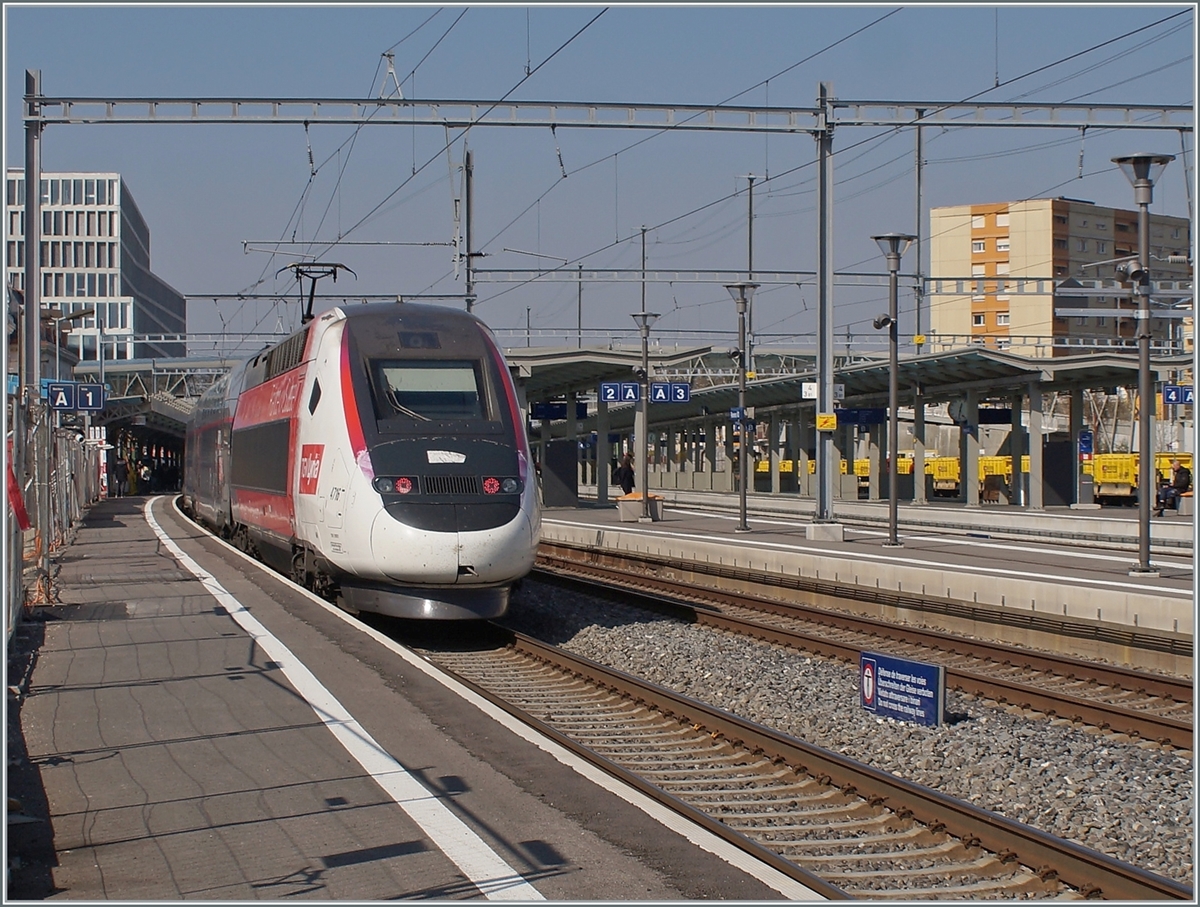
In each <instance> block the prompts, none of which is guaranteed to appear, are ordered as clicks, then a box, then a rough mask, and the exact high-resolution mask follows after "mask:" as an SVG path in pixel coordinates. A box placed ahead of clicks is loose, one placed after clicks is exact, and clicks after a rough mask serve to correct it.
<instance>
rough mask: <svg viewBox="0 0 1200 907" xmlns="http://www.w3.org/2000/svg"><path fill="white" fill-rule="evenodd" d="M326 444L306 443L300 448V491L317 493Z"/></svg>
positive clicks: (302, 492)
mask: <svg viewBox="0 0 1200 907" xmlns="http://www.w3.org/2000/svg"><path fill="white" fill-rule="evenodd" d="M324 454H325V445H324V444H304V445H302V446H301V448H300V493H301V494H316V493H317V478H318V477H319V476H320V475H321V457H322V456H323V455H324Z"/></svg>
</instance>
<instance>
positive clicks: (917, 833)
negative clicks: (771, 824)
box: [772, 828, 967, 865]
mask: <svg viewBox="0 0 1200 907" xmlns="http://www.w3.org/2000/svg"><path fill="white" fill-rule="evenodd" d="M772 847H773V848H774V849H776V850H778V851H779V853H780V854H783V855H785V856H787V857H788V859H789V860H791V861H792V862H796V863H801V862H805V861H814V860H836V861H840V862H844V863H861V862H864V861H867V860H877V859H879V858H880V857H889V858H890V857H902V858H904V859H910V860H915V859H926V858H935V857H936V858H937V859H938V860H939V861H940V860H942V859H944V858H945V857H947V856H952V857H953V858H954V859H956V860H958V859H962V858H966V856H967V850H966V848H964V847H963V846H962V845H961V844H960V843H959V842H958V841H955V840H953V839H950V840H947V839H946V838H945V836H937V835H931V834H929V832H928V831H927V830H926V829H924V828H912V829H908V830H907V831H905V832H899V833H896V834H883V835H863V836H860V837H848V838H816V839H813V840H807V841H784V842H773V843H772ZM851 851H855V852H851ZM792 854H795V856H792ZM959 854H961V855H962V856H961V857H960V856H959ZM939 865H944V864H939Z"/></svg>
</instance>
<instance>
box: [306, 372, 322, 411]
mask: <svg viewBox="0 0 1200 907" xmlns="http://www.w3.org/2000/svg"><path fill="white" fill-rule="evenodd" d="M320 402H321V382H320V381H313V389H312V393H311V394H309V395H308V414H309V415H310V416H311V415H312V414H313V413H315V412H316V411H317V404H318V403H320Z"/></svg>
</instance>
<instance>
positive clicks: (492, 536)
mask: <svg viewBox="0 0 1200 907" xmlns="http://www.w3.org/2000/svg"><path fill="white" fill-rule="evenodd" d="M534 541H535V540H534V539H533V527H532V526H531V524H530V521H529V517H528V516H527V515H526V514H525V513H521V512H519V513H518V514H517V516H516V518H515V519H513V520H511V521H510V522H508V523H506V524H504V525H501V526H496V527H494V528H492V529H487V530H480V531H475V532H434V531H430V530H423V529H416V528H414V527H412V526H406V525H405V524H403V523H401V522H399V521H398V520H396V519H394V518H392V517H391V516H390V515H388V514H387V513H380V514H379V515H378V516H377V517H376V519H375V521H374V523H373V525H372V527H371V556H372V559H373V560H374V562H375V566H376V568H377V569H378V570H379V572H380V573H382V574H383V575H384V576H387V577H388V578H389V579H391V580H393V581H395V582H405V583H417V584H421V585H435V584H436V585H449V584H455V583H462V584H488V583H504V582H509V581H511V580H514V579H517V578H519V577H521V576H524V575H525V574H526V573H528V572H529V570H530V569H531V568H532V566H533V558H534V551H533V547H534Z"/></svg>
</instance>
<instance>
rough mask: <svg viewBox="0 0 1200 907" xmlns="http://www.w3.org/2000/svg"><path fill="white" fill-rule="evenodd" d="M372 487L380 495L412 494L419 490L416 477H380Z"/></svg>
mask: <svg viewBox="0 0 1200 907" xmlns="http://www.w3.org/2000/svg"><path fill="white" fill-rule="evenodd" d="M371 486H372V487H373V488H374V489H375V490H376V491H378V492H379V493H380V494H412V493H413V492H414V491H416V490H417V480H416V477H414V476H400V477H399V478H393V477H390V476H379V477H377V478H376V479H375V481H373V482H372V483H371Z"/></svg>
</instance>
